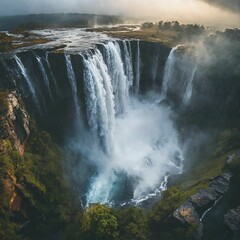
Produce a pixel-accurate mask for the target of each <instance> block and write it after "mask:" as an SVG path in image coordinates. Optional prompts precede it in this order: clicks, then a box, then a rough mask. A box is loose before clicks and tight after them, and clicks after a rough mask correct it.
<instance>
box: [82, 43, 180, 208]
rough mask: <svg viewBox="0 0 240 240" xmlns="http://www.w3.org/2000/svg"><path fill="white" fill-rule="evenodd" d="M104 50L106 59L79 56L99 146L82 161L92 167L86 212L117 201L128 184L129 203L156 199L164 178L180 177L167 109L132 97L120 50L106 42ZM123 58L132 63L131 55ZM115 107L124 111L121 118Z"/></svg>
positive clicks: (97, 55)
mask: <svg viewBox="0 0 240 240" xmlns="http://www.w3.org/2000/svg"><path fill="white" fill-rule="evenodd" d="M103 49H104V55H102V53H101V52H100V51H99V50H95V53H94V54H92V55H90V54H88V55H84V56H83V62H84V87H85V95H86V99H85V101H86V108H87V118H88V125H89V128H90V131H91V133H92V136H93V138H91V137H90V138H91V139H95V140H96V139H97V140H98V143H96V142H95V140H92V142H91V147H90V146H86V147H85V149H84V155H85V156H87V157H88V160H89V161H90V162H91V164H93V165H95V166H96V173H95V174H94V176H92V178H91V180H90V185H89V189H88V191H87V193H86V206H88V205H89V204H91V203H97V202H98V203H111V202H114V201H117V200H118V197H117V196H119V194H120V195H121V194H123V193H121V189H122V188H123V187H122V186H123V184H124V182H126V181H128V182H129V184H130V185H132V188H133V198H132V200H131V201H130V202H132V203H135V204H138V203H140V202H142V201H144V200H146V199H148V198H151V197H153V196H156V195H159V194H160V193H161V191H163V190H164V189H166V184H167V178H168V176H169V175H170V174H175V173H180V172H181V171H182V167H181V166H182V157H181V149H180V146H179V143H178V134H177V132H176V130H175V128H174V127H173V124H172V121H171V119H170V115H171V111H170V110H169V109H167V108H164V107H160V106H159V105H158V104H156V103H154V102H152V100H151V98H150V100H145V101H139V100H137V99H136V97H130V95H129V93H128V91H129V84H128V78H127V77H126V75H125V74H124V67H125V66H124V64H123V62H124V59H123V60H122V59H121V55H120V49H119V46H118V44H117V43H116V42H110V43H108V44H105V45H104V48H103ZM103 56H104V57H103ZM127 56H128V57H129V58H131V57H130V56H131V55H130V53H129V54H128V55H127ZM131 60H132V59H129V60H128V62H131ZM125 61H126V59H125ZM119 94H120V96H119ZM130 103H131V104H130ZM126 106H127V111H124V109H126ZM116 107H117V108H119V109H121V110H122V114H121V115H119V114H117V112H116ZM94 136H95V137H94ZM85 138H87V135H86V136H85ZM79 141H80V140H79ZM82 142H83V141H82ZM82 142H81V147H83V144H82ZM79 145H80V143H79ZM88 145H89V143H88ZM177 156H178V158H179V161H180V162H179V165H178V164H176V158H177ZM122 204H124V203H122Z"/></svg>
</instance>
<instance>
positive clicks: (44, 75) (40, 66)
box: [36, 55, 54, 102]
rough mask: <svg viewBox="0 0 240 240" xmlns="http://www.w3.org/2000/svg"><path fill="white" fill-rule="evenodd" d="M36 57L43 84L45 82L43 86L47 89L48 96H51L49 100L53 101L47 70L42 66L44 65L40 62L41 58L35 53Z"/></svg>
mask: <svg viewBox="0 0 240 240" xmlns="http://www.w3.org/2000/svg"><path fill="white" fill-rule="evenodd" d="M36 59H37V62H38V65H39V68H40V71H41V73H42V77H43V80H44V84H45V86H46V88H47V91H48V94H49V96H50V98H51V100H52V102H53V101H54V100H53V96H52V92H51V88H50V82H49V79H48V75H47V72H46V70H45V67H44V65H43V63H42V58H41V57H39V56H37V55H36Z"/></svg>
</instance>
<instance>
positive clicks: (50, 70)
mask: <svg viewBox="0 0 240 240" xmlns="http://www.w3.org/2000/svg"><path fill="white" fill-rule="evenodd" d="M44 59H45V61H46V63H47V66H48V70H49V74H50V76H51V78H52V81H53V84H54V87H55V89H56V93H57V95H60V90H59V87H58V85H57V82H56V79H55V77H54V76H53V73H52V69H51V66H50V63H49V56H48V52H46V57H45V58H44Z"/></svg>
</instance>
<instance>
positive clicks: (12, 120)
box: [0, 92, 30, 216]
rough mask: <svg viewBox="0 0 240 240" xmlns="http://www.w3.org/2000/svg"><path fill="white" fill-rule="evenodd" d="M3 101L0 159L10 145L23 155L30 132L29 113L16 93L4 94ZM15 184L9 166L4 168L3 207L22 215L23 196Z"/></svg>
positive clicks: (0, 177) (0, 178) (1, 175)
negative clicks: (4, 107)
mask: <svg viewBox="0 0 240 240" xmlns="http://www.w3.org/2000/svg"><path fill="white" fill-rule="evenodd" d="M4 101H5V102H6V111H5V112H4V113H2V114H1V115H0V123H1V127H0V154H1V156H3V158H2V159H1V161H2V160H3V159H4V156H7V155H8V151H11V148H12V146H14V147H15V149H16V150H17V151H18V152H19V154H20V155H23V153H24V146H25V143H26V140H27V139H28V136H29V134H30V130H29V115H28V114H27V112H26V110H25V108H24V106H23V105H22V104H21V101H20V97H19V96H18V95H17V93H16V92H11V93H10V94H8V95H6V99H4ZM6 158H7V157H6ZM3 161H4V160H3ZM8 161H9V162H11V161H14V159H11V157H10V159H9V160H8ZM17 185H18V184H17V180H16V177H15V175H14V173H13V172H12V170H11V167H9V169H8V168H5V170H4V171H2V172H1V173H0V199H1V201H2V203H3V205H4V207H5V208H6V209H7V210H8V211H9V212H11V213H13V216H14V213H20V214H21V216H24V214H23V212H24V207H23V205H24V204H23V198H22V196H21V194H20V191H19V188H18V186H17Z"/></svg>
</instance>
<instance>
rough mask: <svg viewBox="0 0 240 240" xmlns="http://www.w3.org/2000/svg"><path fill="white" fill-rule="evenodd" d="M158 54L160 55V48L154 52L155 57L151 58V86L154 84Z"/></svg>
mask: <svg viewBox="0 0 240 240" xmlns="http://www.w3.org/2000/svg"><path fill="white" fill-rule="evenodd" d="M159 55H160V49H159V48H158V50H157V53H156V55H155V57H154V58H153V63H152V71H151V72H152V80H153V86H155V84H156V77H157V70H158V60H159Z"/></svg>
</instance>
